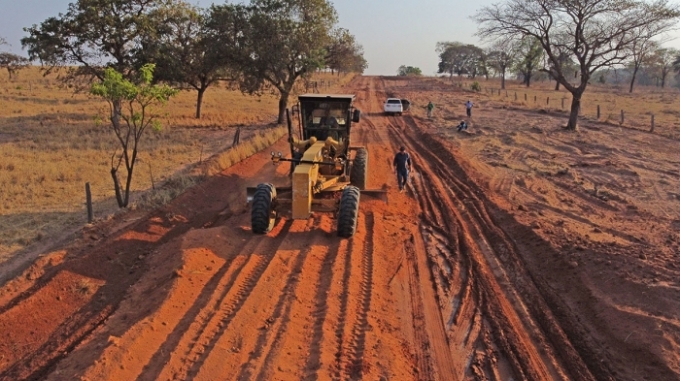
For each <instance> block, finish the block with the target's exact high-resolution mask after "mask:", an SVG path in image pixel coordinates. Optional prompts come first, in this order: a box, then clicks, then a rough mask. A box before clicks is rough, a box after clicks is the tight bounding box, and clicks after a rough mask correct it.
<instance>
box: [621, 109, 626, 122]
mask: <svg viewBox="0 0 680 381" xmlns="http://www.w3.org/2000/svg"><path fill="white" fill-rule="evenodd" d="M624 121H625V119H624V117H623V110H621V124H623V122H624Z"/></svg>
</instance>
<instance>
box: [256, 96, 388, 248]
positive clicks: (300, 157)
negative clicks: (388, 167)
mask: <svg viewBox="0 0 680 381" xmlns="http://www.w3.org/2000/svg"><path fill="white" fill-rule="evenodd" d="M298 100H299V104H298V105H296V106H295V107H294V108H293V109H294V111H295V112H294V114H295V115H296V116H297V119H298V127H299V128H298V131H297V132H298V133H297V134H296V133H294V131H293V126H292V122H291V118H290V113H289V112H288V110H286V113H287V116H288V133H289V136H288V141H289V143H290V150H291V154H290V157H284V154H283V153H281V152H278V153H276V152H272V161H273V163H274V164H280V163H282V162H290V165H291V185H290V186H285V187H276V186H274V185H273V184H270V183H264V184H259V185H258V186H257V187H253V188H248V192H247V193H248V201H249V202H251V225H252V229H253V233H257V234H264V233H267V232H268V231H270V230H271V229H272V228H273V226H274V224H275V221H276V218H277V217H278V216H279V215H282V214H283V213H290V217H291V218H293V219H308V218H309V217H310V215H311V214H312V213H313V212H329V213H334V214H335V215H336V216H337V221H338V223H337V234H338V236H340V237H347V238H348V237H351V236H352V235H354V233H355V231H356V226H357V219H358V216H359V198H360V194H361V193H365V192H370V193H376V192H377V193H382V194H384V191H383V190H373V191H371V190H367V189H366V183H367V175H368V151H367V150H366V148H365V147H358V146H352V145H351V139H350V135H351V131H352V123H358V122H359V119H360V114H361V112H360V111H359V110H358V109H355V108H354V106H353V102H354V95H346V94H306V95H300V96H299V98H298ZM285 156H287V155H285Z"/></svg>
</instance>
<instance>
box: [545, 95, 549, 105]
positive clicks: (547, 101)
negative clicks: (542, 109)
mask: <svg viewBox="0 0 680 381" xmlns="http://www.w3.org/2000/svg"><path fill="white" fill-rule="evenodd" d="M545 104H546V105H547V106H550V97H548V99H546V100H545Z"/></svg>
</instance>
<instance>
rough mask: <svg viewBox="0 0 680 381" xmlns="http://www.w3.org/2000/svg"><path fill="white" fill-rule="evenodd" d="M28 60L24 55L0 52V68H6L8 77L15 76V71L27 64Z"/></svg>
mask: <svg viewBox="0 0 680 381" xmlns="http://www.w3.org/2000/svg"><path fill="white" fill-rule="evenodd" d="M28 64H29V61H28V59H26V58H25V57H22V56H18V55H16V54H12V53H8V52H0V68H5V69H7V73H8V74H9V79H12V78H14V77H16V75H17V72H18V71H19V70H21V69H24V68H26V67H27V66H28Z"/></svg>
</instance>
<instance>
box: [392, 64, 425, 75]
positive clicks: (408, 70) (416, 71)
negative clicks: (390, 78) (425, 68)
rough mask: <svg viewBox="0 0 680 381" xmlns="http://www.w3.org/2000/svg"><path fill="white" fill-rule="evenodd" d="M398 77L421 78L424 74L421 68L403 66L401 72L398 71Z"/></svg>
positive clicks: (400, 68) (400, 67)
mask: <svg viewBox="0 0 680 381" xmlns="http://www.w3.org/2000/svg"><path fill="white" fill-rule="evenodd" d="M397 75H399V76H400V77H406V76H414V77H419V76H421V75H423V72H422V70H420V68H419V67H415V66H405V65H401V66H399V70H397Z"/></svg>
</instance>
